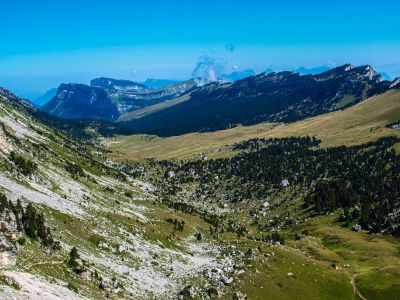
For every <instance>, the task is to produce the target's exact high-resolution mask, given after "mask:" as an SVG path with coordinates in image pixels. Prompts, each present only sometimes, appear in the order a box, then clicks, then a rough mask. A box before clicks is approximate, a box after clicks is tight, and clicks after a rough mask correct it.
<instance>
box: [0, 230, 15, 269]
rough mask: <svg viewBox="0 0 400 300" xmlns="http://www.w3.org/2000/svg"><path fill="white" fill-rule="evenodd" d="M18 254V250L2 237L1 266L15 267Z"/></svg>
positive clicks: (0, 238)
mask: <svg viewBox="0 0 400 300" xmlns="http://www.w3.org/2000/svg"><path fill="white" fill-rule="evenodd" d="M16 253H17V248H16V247H15V245H14V244H12V243H10V242H9V241H7V239H6V238H5V237H4V236H1V235H0V265H3V266H14V265H15V264H16V262H17V259H16Z"/></svg>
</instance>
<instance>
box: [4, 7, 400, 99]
mask: <svg viewBox="0 0 400 300" xmlns="http://www.w3.org/2000/svg"><path fill="white" fill-rule="evenodd" d="M21 7H23V8H24V9H21ZM288 7H290V9H288ZM387 7H390V9H389V10H388V9H387ZM398 8H400V4H399V3H398V2H396V1H387V2H386V5H385V6H383V5H381V4H379V3H368V4H366V3H365V2H364V1H358V0H357V1H352V2H351V3H347V2H346V1H343V0H340V1H336V2H335V3H314V2H313V1H302V2H301V4H300V3H297V2H296V1H289V0H287V1H283V2H280V3H274V2H271V1H252V2H250V3H246V6H243V5H241V4H239V3H232V2H229V1H219V2H218V3H213V2H211V1H203V2H202V3H201V5H200V4H196V5H195V4H188V3H186V2H184V1H172V2H168V3H164V2H162V1H148V2H146V3H134V2H132V1H117V2H116V3H114V4H113V5H111V4H110V3H104V2H102V3H99V2H97V1H85V2H84V3H81V2H79V1H76V0H73V1H69V2H68V5H66V4H61V3H54V2H53V1H39V2H34V3H33V2H30V1H27V0H24V1H19V2H18V3H14V2H12V3H5V4H3V9H4V11H7V14H5V15H4V16H3V17H2V19H1V20H0V25H2V27H3V28H12V30H7V31H5V32H4V33H3V36H2V48H1V49H0V86H4V87H5V88H8V89H11V90H12V91H14V92H16V93H17V94H18V95H19V96H21V97H26V98H30V99H34V98H36V97H38V96H40V95H42V94H44V93H45V92H46V91H47V90H49V89H51V88H55V87H57V86H58V85H59V84H60V83H69V82H74V83H88V82H89V81H90V79H93V78H95V77H113V78H122V79H129V80H133V81H138V82H142V81H144V80H145V79H147V78H160V79H187V78H190V77H191V76H192V73H193V70H194V69H195V68H196V65H197V64H198V63H199V60H200V58H202V57H204V56H207V57H210V58H212V59H213V60H215V61H217V62H218V63H219V64H220V65H221V72H224V73H230V72H233V71H235V70H245V69H252V70H254V71H256V72H261V71H263V70H265V69H267V68H272V69H274V70H295V69H297V68H299V67H306V68H314V67H320V66H329V67H334V66H338V65H342V64H345V63H353V64H356V65H364V64H370V65H372V66H374V68H376V70H377V71H379V72H385V73H386V74H388V75H389V76H390V77H391V78H392V79H394V78H395V77H398V76H400V71H399V70H400V57H399V55H398V53H400V37H399V35H398V34H397V28H398V24H397V23H398V21H397V16H396V14H397V11H398ZM17 20H18V22H17ZM282 20H285V22H282ZM72 21H73V22H72ZM315 24H318V26H316V25H315ZM321 24H322V25H321ZM39 33H40V34H39Z"/></svg>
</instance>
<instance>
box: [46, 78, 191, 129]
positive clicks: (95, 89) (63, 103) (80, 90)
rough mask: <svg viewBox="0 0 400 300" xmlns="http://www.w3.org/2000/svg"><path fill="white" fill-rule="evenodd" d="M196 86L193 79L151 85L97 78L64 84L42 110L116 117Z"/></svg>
mask: <svg viewBox="0 0 400 300" xmlns="http://www.w3.org/2000/svg"><path fill="white" fill-rule="evenodd" d="M194 86H195V82H194V81H193V80H188V81H184V82H180V83H177V84H174V85H169V86H166V87H163V88H158V89H151V88H149V87H147V86H145V85H143V84H139V83H135V82H133V81H129V80H120V79H112V78H104V77H102V78H96V79H93V80H92V81H91V82H90V85H84V84H62V85H60V87H59V88H58V90H57V92H56V95H55V96H54V97H53V98H52V99H51V100H50V101H49V102H48V103H46V104H45V105H44V106H43V107H42V110H43V111H45V112H47V113H49V114H51V115H53V116H56V117H60V118H65V119H100V120H107V121H113V120H116V119H117V118H118V117H119V116H120V115H121V114H124V113H127V112H130V111H134V110H137V109H141V108H144V107H147V106H151V105H154V104H157V103H160V102H164V101H167V100H170V99H174V98H177V97H179V96H180V95H182V94H184V93H185V92H187V91H188V90H190V89H192V88H193V87H194Z"/></svg>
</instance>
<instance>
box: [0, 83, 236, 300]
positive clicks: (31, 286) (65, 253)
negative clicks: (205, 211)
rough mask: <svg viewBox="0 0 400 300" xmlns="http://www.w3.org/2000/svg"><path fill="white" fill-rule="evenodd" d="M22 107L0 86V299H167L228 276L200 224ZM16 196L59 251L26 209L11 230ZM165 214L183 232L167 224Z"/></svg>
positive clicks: (225, 259)
mask: <svg viewBox="0 0 400 300" xmlns="http://www.w3.org/2000/svg"><path fill="white" fill-rule="evenodd" d="M28 109H32V108H31V107H30V105H29V104H28V103H26V102H24V101H23V100H21V99H19V98H18V97H16V96H15V95H14V94H12V93H10V92H8V91H7V90H3V89H0V145H1V147H0V157H1V160H0V200H1V199H3V200H4V199H5V200H4V201H3V202H2V201H0V228H1V230H0V259H1V261H2V264H1V265H0V298H1V299H15V298H17V299H20V298H21V299H33V298H35V297H39V298H40V299H66V298H67V299H81V298H84V299H87V298H90V299H105V298H108V297H112V298H113V299H119V298H120V299H148V298H157V299H167V298H171V299H172V298H175V297H176V295H177V294H178V292H179V291H180V290H182V289H183V288H184V287H185V286H189V285H193V284H196V285H197V286H199V287H202V286H205V285H206V284H207V282H208V280H209V279H207V277H205V276H204V274H207V273H208V272H211V270H212V269H219V270H223V269H225V268H228V269H226V270H229V272H231V271H230V269H229V268H231V265H232V264H233V259H232V258H230V256H226V255H224V254H223V249H224V246H218V245H212V244H211V243H209V242H208V241H207V240H203V241H196V239H195V238H194V236H193V235H194V233H195V232H197V231H198V228H202V227H203V228H204V227H205V225H204V222H203V221H202V220H200V219H198V218H196V217H192V216H189V215H188V216H184V215H183V216H178V215H175V214H174V213H173V212H172V211H171V210H170V209H169V208H168V207H166V206H163V205H161V204H160V203H159V201H158V199H157V197H156V195H155V188H154V187H153V186H152V185H151V184H149V183H146V182H144V181H140V180H137V179H136V177H137V175H135V173H131V174H128V173H124V172H123V171H122V170H121V168H122V167H121V165H119V164H116V163H113V162H112V161H110V160H108V158H107V154H106V151H105V150H104V149H103V148H101V147H100V146H98V145H94V144H88V143H85V142H82V141H79V140H75V139H73V138H71V137H69V136H67V135H64V134H62V133H60V132H58V131H54V130H53V129H51V128H49V127H47V126H45V125H43V124H42V123H41V122H39V121H38V120H37V119H35V118H33V117H31V116H30V115H28V114H27V113H26V111H27V110H28ZM140 168H141V167H140V166H139V167H138V171H137V172H140ZM18 200H20V201H21V202H22V206H23V207H26V205H28V204H33V207H34V209H35V210H36V211H37V213H38V214H39V215H40V217H34V218H33V220H39V219H40V221H35V222H39V223H34V224H42V225H43V223H44V224H45V226H46V227H44V228H45V229H44V231H43V232H45V234H46V235H48V234H50V232H51V234H52V236H53V237H54V240H57V243H58V245H59V247H57V249H53V248H52V247H49V246H48V243H47V242H45V241H47V238H46V239H45V238H44V236H43V234H42V233H41V234H39V231H38V233H37V234H36V229H35V231H34V232H35V234H34V235H32V231H29V230H28V229H29V228H33V227H31V225H30V224H31V223H26V222H25V221H24V220H27V219H26V218H28V216H29V213H27V212H24V213H23V217H22V222H23V224H24V227H23V228H24V229H25V231H24V230H22V231H21V230H18V229H17V227H18V226H17V225H16V224H17V223H18V222H17V223H16V220H21V218H19V217H18V218H16V214H15V211H16V207H17V201H18ZM8 201H11V202H8ZM3 203H6V204H5V205H6V206H7V207H9V208H7V207H6V206H4V205H3ZM9 203H11V204H9ZM25 216H26V217H25ZM172 217H174V218H177V217H178V218H179V220H180V221H186V223H187V225H186V226H185V228H184V229H183V228H182V230H175V229H174V226H173V225H170V223H168V222H166V221H165V220H166V219H169V218H172ZM24 218H25V219H24ZM31 219H32V218H31ZM184 223H185V222H184ZM25 224H27V227H25ZM42 225H40V226H42ZM32 226H33V225H32ZM35 226H39V225H35ZM42 227H43V226H42ZM42 227H41V228H42ZM34 228H39V227H34ZM46 228H48V229H46ZM50 228H51V229H50ZM37 230H39V229H37ZM73 247H76V248H77V249H78V254H77V255H75V256H74V258H73V260H72V261H71V254H70V253H71V249H73ZM226 272H228V271H223V273H221V274H219V275H218V276H222V275H223V274H225V273H226ZM226 274H228V273H226ZM221 291H222V289H221ZM202 293H205V291H203V292H202Z"/></svg>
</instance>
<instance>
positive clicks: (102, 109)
mask: <svg viewBox="0 0 400 300" xmlns="http://www.w3.org/2000/svg"><path fill="white" fill-rule="evenodd" d="M41 109H42V110H43V111H45V112H47V113H49V114H51V115H53V116H56V117H59V118H64V119H102V120H109V121H111V120H115V119H117V118H118V117H119V115H120V114H119V112H118V109H117V108H116V107H115V105H113V103H112V102H111V100H110V98H109V97H108V94H107V93H106V91H105V90H103V89H102V88H98V87H90V86H87V85H84V84H62V85H60V87H59V88H58V90H57V95H56V96H55V97H54V98H53V99H51V100H50V101H49V102H48V103H46V104H45V105H44V106H43V107H42V108H41Z"/></svg>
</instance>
